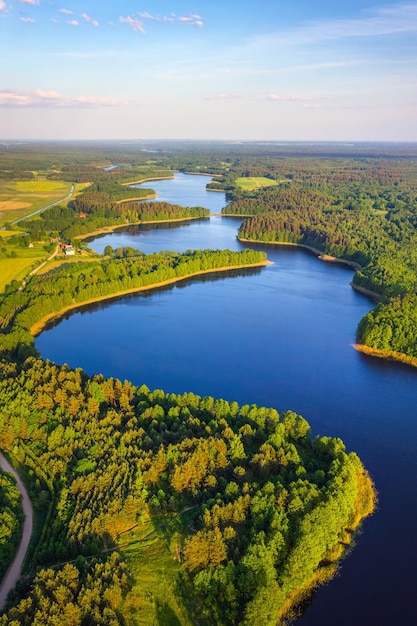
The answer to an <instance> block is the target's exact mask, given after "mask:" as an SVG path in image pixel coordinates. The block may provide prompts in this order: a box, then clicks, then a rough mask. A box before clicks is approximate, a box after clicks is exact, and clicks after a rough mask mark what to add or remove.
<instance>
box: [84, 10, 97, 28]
mask: <svg viewBox="0 0 417 626" xmlns="http://www.w3.org/2000/svg"><path fill="white" fill-rule="evenodd" d="M81 17H82V18H83V20H85V21H86V22H88V23H89V24H92V25H93V26H95V27H96V28H97V26H100V24H99V23H98V22H97V20H93V18H92V17H90V16H89V15H87V13H82V14H81Z"/></svg>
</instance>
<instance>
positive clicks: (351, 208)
mask: <svg viewBox="0 0 417 626" xmlns="http://www.w3.org/2000/svg"><path fill="white" fill-rule="evenodd" d="M406 165H407V167H405V171H404V172H402V169H401V168H399V169H398V175H397V178H398V180H395V181H394V184H393V185H392V183H391V181H392V179H393V178H394V179H395V178H396V177H395V176H394V174H395V167H393V169H392V172H391V176H389V175H388V173H387V172H385V170H382V171H380V170H379V169H378V171H377V176H375V178H376V181H375V180H373V179H372V180H368V179H370V178H371V177H370V175H368V176H366V177H365V176H363V178H364V182H363V183H362V184H361V185H359V184H358V182H357V180H356V179H355V182H354V184H350V185H348V184H347V183H346V181H345V180H343V181H341V182H340V183H339V182H335V181H334V180H329V181H326V183H325V184H324V183H323V184H318V183H317V184H316V185H312V183H310V184H309V186H308V187H307V186H306V185H305V184H304V183H299V182H297V183H295V182H294V180H293V182H292V184H291V185H290V186H289V185H288V184H287V183H285V184H284V185H282V186H279V187H270V188H268V189H266V190H261V191H255V192H251V193H250V194H245V195H244V197H242V194H241V193H239V194H238V198H237V199H235V200H234V201H233V202H231V204H229V205H228V206H227V207H225V208H224V209H223V211H224V212H225V213H228V214H239V215H246V216H248V217H247V218H246V219H245V220H244V221H243V223H242V226H241V227H240V230H239V237H240V238H241V239H243V240H257V241H263V242H265V243H275V242H282V243H296V244H303V245H307V246H311V247H313V248H315V249H317V250H319V251H321V252H322V253H325V254H329V255H332V256H334V257H339V258H343V259H347V260H350V261H354V262H356V263H358V264H359V265H360V266H362V268H361V269H360V270H359V271H357V272H356V274H355V276H354V279H353V285H354V286H356V287H358V288H362V289H366V290H368V291H370V292H372V293H374V294H376V295H377V296H378V297H380V298H381V302H380V304H379V305H378V307H377V309H375V310H374V311H372V312H371V313H369V314H368V315H367V316H365V318H364V319H363V320H362V321H361V323H360V324H359V327H358V340H359V342H361V343H363V344H365V345H367V346H370V347H372V348H376V349H380V350H386V351H391V352H393V351H394V352H399V353H403V354H405V355H408V356H410V357H417V345H416V341H415V337H416V335H417V326H416V316H415V305H416V302H417V300H416V293H417V231H416V227H417V185H416V184H415V181H414V180H413V179H412V178H411V171H412V170H410V167H409V164H408V163H407V164H406ZM414 166H415V162H414ZM401 172H402V175H403V177H404V180H401V177H400V173H401ZM352 176H353V174H352ZM333 178H334V177H333ZM344 178H345V177H344ZM387 181H388V182H387Z"/></svg>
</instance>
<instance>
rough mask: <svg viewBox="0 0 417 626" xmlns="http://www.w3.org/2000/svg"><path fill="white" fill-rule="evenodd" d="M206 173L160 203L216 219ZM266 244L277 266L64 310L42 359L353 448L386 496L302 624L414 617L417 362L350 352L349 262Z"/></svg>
mask: <svg viewBox="0 0 417 626" xmlns="http://www.w3.org/2000/svg"><path fill="white" fill-rule="evenodd" d="M209 180H210V179H209V178H207V177H205V176H187V175H184V174H176V176H175V179H174V180H166V181H158V182H155V181H152V183H148V184H147V185H143V186H152V188H153V189H155V191H157V193H159V194H160V195H159V196H158V199H159V200H167V201H170V202H175V203H178V204H182V205H185V206H195V205H198V206H205V207H207V208H209V209H211V212H212V213H218V212H219V211H220V209H221V207H222V206H224V205H225V198H224V194H222V193H217V192H207V191H206V190H205V185H206V184H207V182H208V181H209ZM240 223H241V220H240V219H238V218H226V217H220V216H218V215H214V216H212V217H211V218H210V219H202V220H197V221H188V222H184V223H175V225H172V224H171V225H166V224H165V225H162V226H160V227H158V228H155V227H153V228H152V227H151V226H150V225H148V226H146V227H144V228H140V227H133V226H131V227H129V228H127V229H125V230H122V231H120V230H119V231H118V232H115V233H112V234H110V235H105V236H103V237H100V238H96V239H94V240H93V241H92V242H91V243H90V244H89V245H90V246H91V247H92V248H94V249H95V250H97V251H98V252H101V251H102V250H103V249H104V247H105V246H106V245H111V246H112V247H113V248H116V247H119V246H132V247H135V248H139V249H140V250H143V251H144V252H146V253H149V252H154V251H159V250H167V249H169V250H178V251H183V250H187V249H193V248H231V249H240V248H242V247H243V246H242V244H240V243H239V242H238V241H237V240H236V233H237V229H238V227H239V224H240ZM253 247H256V248H262V249H265V250H266V251H267V253H268V258H269V259H270V260H271V261H273V265H269V266H266V267H263V268H261V269H259V268H258V269H251V270H240V271H239V270H238V271H234V272H230V273H228V274H227V275H224V274H215V275H210V276H209V277H207V276H206V277H204V278H196V279H189V280H186V281H183V282H180V283H178V284H177V285H176V286H171V287H169V288H164V289H158V290H156V291H152V292H142V293H138V294H134V295H130V296H128V297H124V298H121V299H118V300H114V301H112V302H104V303H99V304H97V305H93V306H90V307H87V308H84V309H81V310H79V311H75V312H72V313H70V314H68V315H66V316H65V318H64V319H62V320H61V321H60V322H59V323H57V324H55V325H54V326H52V327H50V328H49V329H48V330H46V331H45V332H43V333H42V334H41V335H40V336H39V337H37V338H36V346H37V348H38V350H39V351H40V353H41V355H42V357H44V358H49V359H51V360H53V361H55V362H57V363H64V362H65V363H68V364H69V365H70V366H72V367H82V368H83V369H84V370H85V371H86V372H87V373H89V374H93V373H103V374H104V375H105V376H115V377H118V378H121V379H122V380H124V379H129V380H131V381H132V382H134V383H135V384H138V385H140V384H142V383H145V384H146V385H148V387H150V388H151V389H153V388H160V389H164V391H166V392H173V393H183V392H185V391H192V392H194V393H197V394H200V395H202V396H204V395H211V396H214V397H223V398H225V399H227V400H237V401H238V402H239V403H240V404H245V403H249V404H250V403H256V404H258V405H264V406H273V407H275V408H276V409H277V410H278V411H285V410H287V409H292V410H294V411H296V412H298V413H300V414H301V415H303V416H304V417H305V418H306V419H307V420H308V421H309V423H310V424H311V427H312V430H313V433H314V434H321V435H332V436H338V437H341V438H342V439H343V441H344V442H345V444H346V447H347V448H348V450H355V451H356V452H357V453H358V454H359V456H360V457H361V459H362V461H363V463H364V465H365V466H366V468H367V469H368V470H369V472H370V474H371V476H372V477H373V479H374V481H375V484H376V487H377V489H378V492H379V505H378V510H377V512H376V513H375V515H374V516H372V517H371V518H370V519H368V520H367V521H366V522H365V524H364V526H363V533H362V534H361V535H360V536H359V537H358V539H357V545H356V547H355V548H354V550H353V551H352V552H351V554H350V555H349V556H348V558H346V559H345V560H344V561H343V563H342V567H341V570H340V575H339V576H338V577H336V578H335V579H334V580H332V581H331V583H330V584H329V585H326V586H324V587H322V588H321V589H319V591H318V592H317V594H316V597H315V598H314V601H313V602H312V604H311V606H310V607H309V608H308V609H307V611H306V612H305V614H304V616H303V617H302V618H300V619H299V620H298V621H297V624H302V625H303V626H318V625H320V626H345V625H346V626H348V625H349V626H351V625H352V624H355V626H370V625H373V624H378V625H385V624H386V625H390V626H394V625H397V624H417V603H416V601H415V588H416V582H417V574H416V568H415V564H414V555H416V554H417V538H416V533H415V528H416V522H417V480H416V475H417V455H416V441H417V409H416V407H417V370H414V369H412V368H409V367H406V366H403V365H400V364H393V363H388V362H384V361H380V360H377V359H374V358H371V357H366V356H365V355H362V354H360V353H358V352H356V351H355V350H354V349H353V348H352V343H353V342H354V341H355V330H356V326H357V324H358V322H359V320H360V319H361V317H362V316H363V315H364V314H365V313H366V312H367V311H368V310H369V309H371V308H372V306H373V305H372V302H371V301H370V300H369V299H367V298H366V297H365V296H363V295H362V294H359V293H357V292H355V291H354V290H353V289H352V288H351V287H350V284H349V283H350V281H351V279H352V276H353V272H352V270H350V269H349V268H347V267H344V266H340V265H336V264H330V263H324V262H322V261H319V260H318V259H316V257H315V256H314V255H312V254H310V253H309V252H307V251H305V250H302V249H300V248H294V247H288V246H271V245H270V246H253Z"/></svg>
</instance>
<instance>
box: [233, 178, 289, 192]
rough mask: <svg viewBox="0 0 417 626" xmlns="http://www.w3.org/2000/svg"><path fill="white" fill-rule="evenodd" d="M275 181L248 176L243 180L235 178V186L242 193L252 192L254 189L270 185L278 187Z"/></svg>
mask: <svg viewBox="0 0 417 626" xmlns="http://www.w3.org/2000/svg"><path fill="white" fill-rule="evenodd" d="M278 184H279V182H278V181H277V180H271V179H270V178H265V177H263V176H248V177H245V178H237V179H236V185H237V186H238V187H240V188H241V189H243V190H244V191H253V190H254V189H260V188H261V187H271V186H272V185H278Z"/></svg>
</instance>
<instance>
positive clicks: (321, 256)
mask: <svg viewBox="0 0 417 626" xmlns="http://www.w3.org/2000/svg"><path fill="white" fill-rule="evenodd" d="M229 217H232V216H229ZM236 217H241V216H236ZM238 240H239V241H243V242H245V243H261V244H263V245H268V246H269V245H271V246H295V247H297V248H305V249H306V250H310V252H313V253H314V254H315V255H316V256H317V258H318V259H320V261H325V262H326V263H339V264H340V265H347V266H348V267H351V268H352V269H354V270H355V271H358V270H361V269H362V265H359V263H356V261H349V260H348V259H342V258H338V257H336V256H332V255H330V254H326V253H325V252H322V251H321V250H319V249H318V248H313V246H308V245H307V244H305V243H293V242H291V241H261V240H260V239H243V238H242V237H238Z"/></svg>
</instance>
